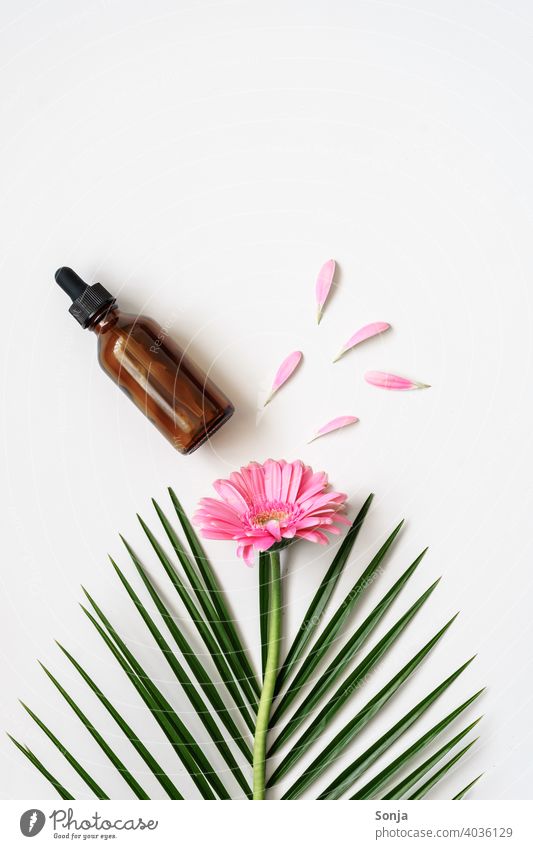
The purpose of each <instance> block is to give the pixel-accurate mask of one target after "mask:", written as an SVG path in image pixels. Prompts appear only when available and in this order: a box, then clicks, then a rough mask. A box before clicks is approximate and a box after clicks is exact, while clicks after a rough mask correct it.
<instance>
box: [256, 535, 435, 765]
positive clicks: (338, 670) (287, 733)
mask: <svg viewBox="0 0 533 849" xmlns="http://www.w3.org/2000/svg"><path fill="white" fill-rule="evenodd" d="M426 551H427V549H426ZM425 553H426V552H425V551H423V552H422V554H420V555H419V557H417V558H416V560H415V561H414V563H412V564H411V566H409V568H408V569H406V571H405V572H404V573H403V575H402V576H401V577H400V578H399V580H398V581H396V583H395V584H394V586H393V587H391V589H390V590H389V591H388V593H386V595H385V596H383V598H382V599H381V601H380V602H379V604H377V605H376V607H375V608H374V610H373V611H372V612H371V613H370V614H369V615H368V616H367V618H366V619H365V621H364V622H363V624H362V625H361V626H360V627H359V628H357V630H356V631H355V632H354V633H353V634H352V636H351V637H350V639H349V640H348V642H347V643H346V645H345V646H344V648H342V649H341V651H340V652H339V653H338V654H337V655H336V657H335V658H334V659H333V660H332V661H331V663H330V665H329V666H328V668H327V669H326V671H325V672H324V673H323V674H322V675H321V677H320V678H319V680H318V681H317V683H316V684H315V686H314V687H313V689H312V690H311V692H310V693H309V695H308V696H307V697H306V699H305V700H304V701H303V702H302V704H301V705H300V707H299V708H298V710H297V711H295V713H294V714H293V715H292V717H291V718H290V720H289V721H288V722H287V724H286V726H285V727H284V728H283V730H282V731H281V732H280V734H279V735H278V737H276V740H275V741H274V743H273V744H272V746H271V748H270V752H269V756H271V755H273V754H274V753H275V752H277V751H278V750H279V749H280V748H281V747H282V746H283V744H284V743H285V742H286V741H287V740H288V739H289V737H291V736H292V734H294V732H295V731H296V730H297V728H298V727H299V726H300V725H301V724H302V722H304V721H305V720H306V719H307V717H308V716H310V715H311V711H312V710H313V708H314V707H315V706H316V705H317V704H318V702H319V701H320V700H321V698H322V696H324V695H325V694H326V693H327V692H328V690H329V689H330V687H331V686H332V684H333V683H334V682H335V681H336V680H337V679H338V678H340V676H341V675H342V673H343V672H344V671H345V669H346V667H347V666H348V665H349V663H350V661H351V660H352V659H353V658H354V656H355V655H356V654H357V652H358V651H359V649H360V648H361V646H362V645H363V644H364V643H365V642H366V640H367V639H368V637H369V636H370V635H371V634H372V632H373V630H374V629H375V628H376V627H377V625H378V624H379V622H380V621H381V619H382V618H383V616H384V615H385V613H386V612H387V610H388V609H389V607H390V605H391V604H392V602H393V601H394V599H395V598H396V597H397V595H398V594H399V592H400V591H401V590H402V589H403V587H404V586H405V584H406V583H407V581H408V580H409V578H410V577H411V575H412V574H413V572H414V571H415V569H416V567H417V566H418V564H419V563H420V561H421V560H422V558H423V557H424V555H425ZM437 583H438V582H436V583H435V584H433V586H432V587H431V588H430V590H429V592H432V591H433V588H434V587H435V586H436V584H437ZM422 603H423V602H422ZM415 612H416V611H415ZM376 660H377V658H376ZM358 668H359V667H358ZM369 668H370V667H369ZM368 671H369V669H367V670H366V672H365V673H364V674H368ZM363 677H364V675H363V676H361V678H363ZM354 680H355V679H354ZM355 686H356V684H354V687H355Z"/></svg>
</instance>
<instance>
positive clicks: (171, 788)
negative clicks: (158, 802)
mask: <svg viewBox="0 0 533 849" xmlns="http://www.w3.org/2000/svg"><path fill="white" fill-rule="evenodd" d="M57 645H58V646H59V648H60V649H61V651H62V652H63V654H64V655H65V656H66V657H67V658H68V659H69V660H70V662H71V663H72V665H73V666H74V668H75V669H76V670H77V671H78V672H79V674H80V675H81V677H82V678H83V680H84V681H85V683H86V684H87V685H88V686H89V688H90V689H91V690H92V691H93V693H94V694H95V695H96V696H97V697H98V698H99V699H100V701H101V702H102V704H103V706H104V707H105V709H106V710H107V712H108V713H109V714H110V715H111V716H112V717H113V719H114V720H115V722H116V723H117V725H118V726H119V728H120V730H121V731H122V732H123V733H124V735H125V737H126V738H127V739H128V740H129V741H130V743H131V744H132V746H133V748H134V749H135V750H136V752H137V753H138V754H139V755H140V756H141V758H142V759H143V761H144V762H145V764H146V765H147V766H148V767H149V769H150V770H151V771H152V773H153V775H154V776H155V777H156V778H157V780H158V781H159V783H160V785H161V787H162V788H163V790H165V792H166V793H167V794H168V796H169V798H170V799H183V796H182V795H181V793H180V792H179V790H178V789H177V787H176V786H175V785H174V783H173V782H172V781H171V779H170V778H169V777H168V775H166V774H165V772H164V771H163V769H162V767H160V766H159V764H158V762H157V761H156V759H155V758H154V756H153V755H152V754H151V753H150V752H149V750H148V749H147V747H146V746H145V745H144V743H143V742H142V741H141V740H140V739H139V738H138V736H137V735H136V734H135V732H134V731H133V729H132V728H131V726H129V725H128V723H127V722H126V720H125V719H124V718H123V717H122V715H121V714H120V713H119V712H118V710H117V709H116V708H115V707H113V705H112V704H111V702H110V701H109V699H108V698H107V697H106V696H105V695H104V694H103V692H102V691H101V690H100V688H99V687H98V686H97V685H96V684H95V683H94V681H93V680H92V678H91V677H90V676H89V675H88V674H87V672H86V671H85V670H84V669H83V667H82V666H81V665H80V664H79V663H78V661H77V660H76V659H75V658H74V657H73V656H72V655H71V654H70V653H69V652H68V651H67V650H66V648H64V647H63V646H62V645H61V644H60V643H58V644H57Z"/></svg>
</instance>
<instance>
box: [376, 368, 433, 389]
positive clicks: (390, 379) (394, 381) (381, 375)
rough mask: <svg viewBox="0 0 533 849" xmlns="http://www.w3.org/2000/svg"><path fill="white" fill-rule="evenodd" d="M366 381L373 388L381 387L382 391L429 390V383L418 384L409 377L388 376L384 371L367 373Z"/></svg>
mask: <svg viewBox="0 0 533 849" xmlns="http://www.w3.org/2000/svg"><path fill="white" fill-rule="evenodd" d="M365 380H366V382H367V383H370V384H371V385H372V386H379V388H380V389H399V390H404V391H405V390H406V389H429V383H418V382H417V381H415V380H409V379H408V378H407V377H399V376H398V375H397V374H387V372H384V371H367V373H366V374H365Z"/></svg>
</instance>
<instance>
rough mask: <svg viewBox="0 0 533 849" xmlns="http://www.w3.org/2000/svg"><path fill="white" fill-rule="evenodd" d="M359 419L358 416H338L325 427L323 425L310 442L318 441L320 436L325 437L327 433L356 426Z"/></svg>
mask: <svg viewBox="0 0 533 849" xmlns="http://www.w3.org/2000/svg"><path fill="white" fill-rule="evenodd" d="M358 421H359V419H358V418H357V416H338V418H336V419H332V420H331V421H330V422H328V423H327V424H325V425H322V427H321V428H319V429H318V430H317V432H316V433H315V435H314V436H313V438H312V439H310V440H309V441H310V442H313V441H314V440H315V439H318V438H319V437H320V436H324V435H325V434H326V433H331V432H332V431H333V430H339V429H340V428H341V427H347V426H348V425H351V424H355V423H356V422H358Z"/></svg>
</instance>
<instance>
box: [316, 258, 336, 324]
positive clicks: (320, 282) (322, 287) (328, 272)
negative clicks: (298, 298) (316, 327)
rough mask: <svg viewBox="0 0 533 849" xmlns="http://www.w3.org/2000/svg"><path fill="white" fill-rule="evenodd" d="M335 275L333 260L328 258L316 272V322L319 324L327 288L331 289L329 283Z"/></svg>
mask: <svg viewBox="0 0 533 849" xmlns="http://www.w3.org/2000/svg"><path fill="white" fill-rule="evenodd" d="M334 275H335V260H334V259H328V261H327V262H325V263H324V265H323V266H322V268H321V269H320V271H319V272H318V277H317V279H316V287H315V291H316V303H317V308H318V312H317V324H320V319H321V318H322V311H323V309H324V304H325V303H326V300H327V297H328V295H329V290H330V289H331V284H332V283H333V277H334Z"/></svg>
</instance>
